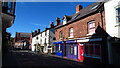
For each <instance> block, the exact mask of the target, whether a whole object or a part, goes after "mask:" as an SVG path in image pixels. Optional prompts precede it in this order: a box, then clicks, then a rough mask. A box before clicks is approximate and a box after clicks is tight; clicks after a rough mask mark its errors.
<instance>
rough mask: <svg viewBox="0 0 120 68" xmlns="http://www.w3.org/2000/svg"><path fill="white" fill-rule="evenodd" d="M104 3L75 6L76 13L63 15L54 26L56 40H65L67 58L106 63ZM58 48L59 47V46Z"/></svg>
mask: <svg viewBox="0 0 120 68" xmlns="http://www.w3.org/2000/svg"><path fill="white" fill-rule="evenodd" d="M104 15H105V13H104V3H102V2H96V3H93V4H91V5H89V6H88V7H86V8H82V6H81V5H78V6H76V13H74V14H73V15H71V16H67V15H65V16H63V18H62V20H63V22H62V23H60V22H57V26H56V27H55V37H56V42H60V41H61V42H63V41H64V42H66V44H65V45H64V46H65V47H66V49H63V50H64V51H65V53H64V54H66V57H67V58H71V59H75V60H78V61H83V62H86V63H98V64H99V63H103V64H104V63H107V62H108V57H107V53H108V50H107V42H106V41H107V40H106V39H107V37H108V34H107V33H106V24H105V16H104ZM59 49H60V48H59Z"/></svg>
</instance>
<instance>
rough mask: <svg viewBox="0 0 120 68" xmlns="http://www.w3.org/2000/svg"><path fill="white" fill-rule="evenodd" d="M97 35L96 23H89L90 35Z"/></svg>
mask: <svg viewBox="0 0 120 68" xmlns="http://www.w3.org/2000/svg"><path fill="white" fill-rule="evenodd" d="M90 33H95V21H90V22H88V34H90Z"/></svg>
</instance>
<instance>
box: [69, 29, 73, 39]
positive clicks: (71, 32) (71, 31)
mask: <svg viewBox="0 0 120 68" xmlns="http://www.w3.org/2000/svg"><path fill="white" fill-rule="evenodd" d="M69 35H70V37H73V28H70V29H69Z"/></svg>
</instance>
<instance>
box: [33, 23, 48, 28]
mask: <svg viewBox="0 0 120 68" xmlns="http://www.w3.org/2000/svg"><path fill="white" fill-rule="evenodd" d="M32 25H35V26H41V27H47V25H43V24H36V23H32Z"/></svg>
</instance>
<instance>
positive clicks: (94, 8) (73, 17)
mask: <svg viewBox="0 0 120 68" xmlns="http://www.w3.org/2000/svg"><path fill="white" fill-rule="evenodd" d="M101 5H103V2H95V3H93V4H91V5H89V6H87V7H86V8H83V9H81V10H80V11H79V12H78V13H74V14H73V15H71V16H67V15H65V16H66V18H68V17H69V18H71V19H70V20H69V21H68V22H67V24H69V23H71V22H74V21H76V20H78V19H79V20H80V18H83V17H85V16H87V15H89V14H91V13H93V12H95V11H97V10H98V9H99V8H100V7H101ZM65 16H64V17H65ZM67 24H65V25H67ZM65 25H61V24H60V25H59V26H56V27H55V28H56V29H57V28H59V27H62V26H65Z"/></svg>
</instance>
